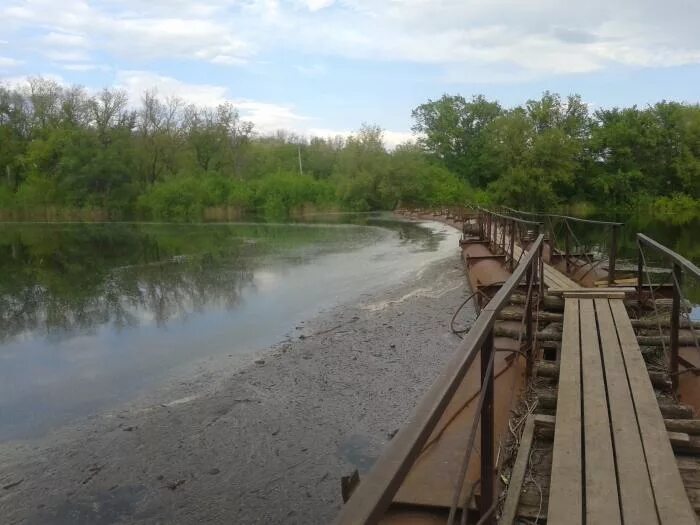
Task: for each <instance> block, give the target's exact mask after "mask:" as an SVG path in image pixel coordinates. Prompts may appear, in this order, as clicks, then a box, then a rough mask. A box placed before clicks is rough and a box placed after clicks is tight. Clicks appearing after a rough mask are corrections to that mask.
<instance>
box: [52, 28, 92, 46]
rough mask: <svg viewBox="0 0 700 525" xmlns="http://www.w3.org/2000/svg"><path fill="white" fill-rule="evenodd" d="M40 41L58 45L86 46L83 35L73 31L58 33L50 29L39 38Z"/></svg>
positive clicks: (86, 41) (85, 39)
mask: <svg viewBox="0 0 700 525" xmlns="http://www.w3.org/2000/svg"><path fill="white" fill-rule="evenodd" d="M41 41H42V43H44V44H46V45H49V46H59V47H87V45H88V40H87V38H85V36H84V35H78V34H75V33H58V32H56V31H51V32H50V33H47V34H46V35H44V36H43V37H42V38H41Z"/></svg>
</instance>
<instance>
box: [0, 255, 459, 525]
mask: <svg viewBox="0 0 700 525" xmlns="http://www.w3.org/2000/svg"><path fill="white" fill-rule="evenodd" d="M466 286H467V285H466V279H465V277H464V271H463V268H462V265H461V262H460V259H459V251H458V248H457V246H455V250H454V256H453V257H449V258H446V259H443V260H440V261H438V262H434V263H431V264H429V265H427V266H425V267H424V268H422V269H420V271H419V272H418V273H417V275H416V276H415V277H414V278H412V279H409V280H408V281H406V282H404V283H403V284H400V285H397V286H393V287H392V288H389V289H387V290H384V291H381V292H378V293H375V294H366V295H365V296H363V298H362V299H361V300H360V301H359V302H355V303H353V304H349V305H343V306H341V307H336V308H333V309H332V310H329V311H327V312H325V313H324V314H321V315H320V316H318V317H317V318H315V319H313V320H311V321H309V322H307V323H304V324H303V325H300V326H299V327H298V329H297V330H296V331H295V334H293V336H292V337H290V339H289V340H287V341H285V342H282V343H280V344H278V345H276V346H275V347H273V348H271V349H270V350H268V351H267V352H265V353H263V354H261V355H259V356H258V357H257V358H256V359H255V361H254V362H252V363H250V362H248V364H244V365H243V366H241V363H240V362H239V361H238V360H236V359H234V358H232V359H231V363H228V364H227V363H223V362H221V360H211V361H209V362H205V363H202V364H201V365H200V366H199V368H198V370H196V371H195V372H193V374H192V376H191V377H188V379H187V380H181V381H178V382H177V383H174V384H172V385H170V386H169V387H168V388H167V389H164V390H162V391H160V392H158V393H156V394H153V395H152V396H151V397H150V398H149V399H141V400H139V401H137V402H134V403H132V404H130V405H129V406H127V407H124V408H123V409H121V410H119V411H116V412H111V413H106V414H101V415H99V416H96V417H93V418H90V419H87V420H84V421H82V422H81V423H80V424H75V425H73V426H69V427H66V428H63V429H61V430H58V431H54V432H53V433H51V434H50V435H48V436H46V437H44V438H41V439H39V440H35V441H23V442H7V443H4V444H2V445H0V515H2V517H3V519H2V521H3V523H52V524H53V523H71V524H76V523H91V524H94V523H200V522H206V523H303V524H311V523H327V522H328V521H330V520H331V519H332V518H333V516H334V515H335V514H336V512H337V510H338V509H339V507H340V505H341V498H340V477H341V476H342V475H345V474H349V473H350V472H351V471H352V470H353V469H355V468H358V469H359V470H360V472H363V471H366V470H367V469H368V468H369V466H370V465H371V464H372V461H373V460H374V459H375V458H376V457H377V455H378V454H379V453H380V451H381V450H382V447H383V446H384V445H385V444H386V443H387V442H388V440H389V439H390V438H391V436H392V435H393V433H394V432H395V431H396V430H397V429H398V428H399V427H400V426H401V425H402V424H403V423H405V421H406V419H407V417H408V416H409V415H410V413H411V411H412V409H413V407H414V406H415V404H416V402H417V401H418V399H419V398H420V396H421V394H422V393H423V392H424V391H425V390H426V389H427V388H428V387H429V386H430V384H431V382H432V380H433V379H434V378H435V376H436V375H437V373H438V372H439V371H440V370H441V368H442V367H443V366H444V364H445V363H446V362H447V360H448V359H449V357H450V355H451V354H452V352H453V351H454V349H455V348H456V346H457V343H458V342H459V340H458V339H457V338H456V337H455V336H454V335H453V334H452V333H451V331H450V329H449V321H450V317H451V315H452V313H453V312H454V310H455V309H456V308H457V306H459V304H460V303H461V302H462V300H463V299H464V298H465V297H466V295H467V289H466ZM466 317H469V312H467V315H466Z"/></svg>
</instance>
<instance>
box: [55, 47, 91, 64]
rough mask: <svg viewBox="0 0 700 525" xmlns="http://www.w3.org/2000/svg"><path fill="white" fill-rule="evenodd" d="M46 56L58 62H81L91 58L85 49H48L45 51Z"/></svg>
mask: <svg viewBox="0 0 700 525" xmlns="http://www.w3.org/2000/svg"><path fill="white" fill-rule="evenodd" d="M44 56H45V57H46V58H48V59H50V60H55V61H56V62H81V61H85V60H89V58H90V56H89V55H88V54H87V53H85V52H84V51H80V50H64V49H56V50H48V51H46V52H45V53H44Z"/></svg>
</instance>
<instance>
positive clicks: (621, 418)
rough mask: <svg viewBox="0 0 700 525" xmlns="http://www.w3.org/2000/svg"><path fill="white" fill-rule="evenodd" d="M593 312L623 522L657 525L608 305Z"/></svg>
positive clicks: (597, 301)
mask: <svg viewBox="0 0 700 525" xmlns="http://www.w3.org/2000/svg"><path fill="white" fill-rule="evenodd" d="M595 310H596V317H597V319H598V330H599V334H600V343H601V353H602V356H603V367H604V370H605V383H606V387H607V393H608V405H609V408H610V426H611V429H612V436H613V444H614V452H615V463H616V467H617V479H618V484H619V492H620V504H621V508H622V518H623V520H624V522H625V523H638V524H646V523H648V524H658V523H659V521H658V519H657V517H656V507H655V505H654V493H653V491H652V489H651V482H650V481H649V474H648V472H647V465H646V459H645V457H644V447H643V446H642V439H641V436H640V434H639V427H638V426H637V418H636V416H635V414H634V404H633V402H632V394H631V392H630V388H629V383H628V382H627V373H626V371H625V362H624V361H623V359H622V351H621V349H620V342H619V341H618V339H617V331H616V329H615V323H614V321H613V317H612V313H611V312H610V304H609V301H608V300H607V299H595ZM584 410H585V409H584Z"/></svg>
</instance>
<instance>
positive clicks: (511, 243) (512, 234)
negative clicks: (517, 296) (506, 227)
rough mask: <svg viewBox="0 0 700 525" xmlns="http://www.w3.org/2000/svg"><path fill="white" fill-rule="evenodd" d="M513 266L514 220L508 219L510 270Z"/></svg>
mask: <svg viewBox="0 0 700 525" xmlns="http://www.w3.org/2000/svg"><path fill="white" fill-rule="evenodd" d="M514 268H515V220H514V219H511V220H510V271H511V272H512V271H513V269H514Z"/></svg>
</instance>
